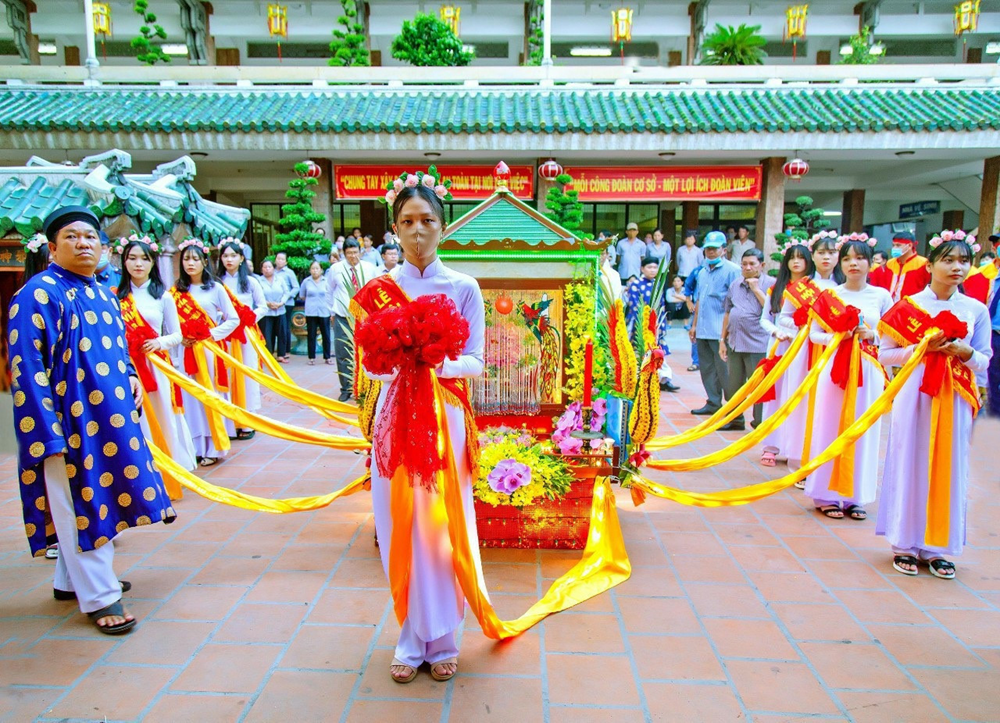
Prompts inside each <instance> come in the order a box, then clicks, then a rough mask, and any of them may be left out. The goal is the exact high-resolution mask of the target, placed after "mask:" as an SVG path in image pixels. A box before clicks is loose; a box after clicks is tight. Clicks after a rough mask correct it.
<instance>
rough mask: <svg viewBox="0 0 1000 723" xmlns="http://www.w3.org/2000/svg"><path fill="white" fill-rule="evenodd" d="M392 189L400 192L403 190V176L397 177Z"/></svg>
mask: <svg viewBox="0 0 1000 723" xmlns="http://www.w3.org/2000/svg"><path fill="white" fill-rule="evenodd" d="M392 190H393V191H395V192H396V193H399V192H400V191H402V190H403V179H402V178H397V179H396V180H395V181H393V182H392Z"/></svg>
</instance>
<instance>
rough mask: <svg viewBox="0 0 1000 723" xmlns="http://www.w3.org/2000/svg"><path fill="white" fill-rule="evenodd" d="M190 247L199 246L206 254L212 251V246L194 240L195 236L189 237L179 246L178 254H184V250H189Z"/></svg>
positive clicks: (197, 239)
mask: <svg viewBox="0 0 1000 723" xmlns="http://www.w3.org/2000/svg"><path fill="white" fill-rule="evenodd" d="M189 246H197V247H198V248H199V249H201V250H202V252H203V253H205V254H208V253H209V252H210V251H211V250H212V245H211V244H207V243H205V242H204V241H202V240H201V239H200V238H194V237H193V236H188V237H187V238H186V239H184V240H183V241H181V242H180V243H179V244H177V251H178V253H183V251H184V249H186V248H188V247H189Z"/></svg>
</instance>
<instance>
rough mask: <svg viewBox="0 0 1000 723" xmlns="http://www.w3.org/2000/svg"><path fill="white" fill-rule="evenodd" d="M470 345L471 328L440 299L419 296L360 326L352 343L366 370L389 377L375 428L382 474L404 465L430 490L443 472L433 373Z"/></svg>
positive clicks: (452, 305) (449, 303)
mask: <svg viewBox="0 0 1000 723" xmlns="http://www.w3.org/2000/svg"><path fill="white" fill-rule="evenodd" d="M468 340H469V322H468V321H466V320H465V318H464V317H463V316H462V315H461V314H460V313H459V312H458V309H457V308H456V307H455V303H454V302H453V301H452V300H451V299H449V298H448V297H447V296H445V295H444V294H432V295H428V296H420V297H418V298H416V299H414V300H413V301H411V302H410V303H408V304H405V305H403V306H393V307H388V308H386V309H384V310H382V311H380V312H378V313H376V314H372V315H370V316H369V317H368V318H367V319H366V320H365V321H361V322H359V323H358V326H357V329H356V331H355V342H356V343H357V344H358V345H359V347H360V348H361V349H362V351H363V353H364V365H365V368H367V369H368V370H369V371H370V372H372V373H374V374H392V373H393V371H395V370H398V371H399V374H398V376H397V377H396V380H395V382H394V383H393V384H392V385H390V387H389V391H388V393H387V394H386V399H385V404H384V406H383V408H382V413H381V414H380V415H379V418H378V420H377V421H376V423H375V430H374V435H373V436H374V441H375V444H376V445H377V446H378V450H379V460H380V462H381V463H382V464H380V467H383V465H384V467H383V468H382V472H383V473H384V474H385V475H387V476H390V477H391V476H392V475H393V473H394V472H395V471H396V469H397V468H399V467H400V466H403V465H405V467H406V469H407V471H408V473H409V475H410V477H411V482H412V480H413V479H414V478H415V479H416V480H418V481H419V482H420V483H421V484H423V485H424V486H425V487H428V488H430V487H433V486H434V484H435V475H436V473H437V472H439V471H440V470H442V469H443V468H444V460H443V459H441V456H440V455H439V454H438V452H437V450H438V444H437V442H438V440H437V435H438V431H439V430H438V426H437V418H436V416H435V414H434V380H433V378H432V377H431V374H432V373H433V370H434V368H435V367H437V366H438V365H439V364H441V363H442V362H444V360H445V359H457V358H458V357H459V356H460V355H461V354H462V352H463V351H464V350H465V345H466V343H467V342H468Z"/></svg>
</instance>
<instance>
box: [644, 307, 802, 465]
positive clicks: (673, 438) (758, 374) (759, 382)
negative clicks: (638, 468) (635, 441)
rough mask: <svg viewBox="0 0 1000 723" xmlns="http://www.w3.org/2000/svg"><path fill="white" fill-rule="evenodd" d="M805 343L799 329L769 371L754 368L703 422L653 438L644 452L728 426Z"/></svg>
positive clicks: (673, 445) (780, 371)
mask: <svg viewBox="0 0 1000 723" xmlns="http://www.w3.org/2000/svg"><path fill="white" fill-rule="evenodd" d="M808 340H809V326H808V325H806V326H804V327H802V328H801V329H800V330H799V332H798V334H796V335H795V339H794V340H793V341H792V343H791V345H790V346H789V347H788V350H787V351H786V352H785V353H784V354H783V355H782V356H781V359H780V360H779V361H778V363H777V364H775V365H774V367H773V368H772V369H771V371H770V372H767V373H766V374H765V372H764V368H763V367H757V368H756V369H754V371H753V374H751V375H750V378H749V379H748V380H747V382H746V384H744V385H743V386H742V387H740V390H739V391H738V392H737V393H736V394H734V395H733V396H732V397H731V398H730V399H729V400H728V401H727V402H726V403H725V404H724V405H723V406H722V407H721V408H720V409H719V410H718V411H717V412H715V414H713V415H712V416H711V417H709V418H708V419H706V420H705V421H704V422H702V423H701V424H698V425H696V426H694V427H692V428H691V429H688V430H685V431H684V432H681V433H680V434H674V435H670V436H664V437H657V438H656V439H651V440H649V441H648V442H646V450H647V451H649V452H656V451H659V450H663V449H670V448H671V447H677V446H679V445H681V444H686V443H688V442H693V441H695V440H697V439H701V438H702V437H705V436H707V435H709V434H711V433H712V432H714V431H715V430H717V429H718V428H719V427H721V426H723V425H725V424H728V423H729V422H730V421H732V420H733V419H735V418H736V417H737V416H739V415H741V414H743V413H744V412H745V411H746V410H747V409H749V408H750V407H751V406H753V405H754V403H755V402H756V401H757V400H758V399H760V398H761V397H762V396H763V395H764V392H766V391H767V390H768V389H770V388H771V387H773V386H774V384H775V382H777V381H778V380H779V379H780V378H781V377H782V375H784V373H785V372H786V371H788V367H789V366H791V364H792V361H793V360H794V359H795V357H796V355H797V354H799V352H800V351H801V350H802V347H803V346H804V345H805V343H806V342H807V341H808ZM775 349H777V344H775V345H774V347H773V348H772V349H771V356H773V355H774V353H775Z"/></svg>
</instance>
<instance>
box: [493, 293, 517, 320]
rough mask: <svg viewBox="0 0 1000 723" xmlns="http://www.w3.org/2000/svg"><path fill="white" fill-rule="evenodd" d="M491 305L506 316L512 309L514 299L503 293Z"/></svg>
mask: <svg viewBox="0 0 1000 723" xmlns="http://www.w3.org/2000/svg"><path fill="white" fill-rule="evenodd" d="M493 307H494V308H495V309H496V310H497V311H499V312H500V313H501V314H503V315H504V316H506V315H507V314H509V313H510V312H512V311H513V310H514V300H513V299H512V298H510V297H509V296H507V295H506V294H504V295H503V296H498V297H497V300H496V301H495V302H494V303H493Z"/></svg>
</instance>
